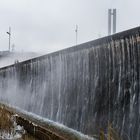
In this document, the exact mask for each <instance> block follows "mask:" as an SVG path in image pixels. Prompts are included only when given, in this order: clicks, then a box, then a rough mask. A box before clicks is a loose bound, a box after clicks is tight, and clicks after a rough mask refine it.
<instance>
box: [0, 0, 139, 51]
mask: <svg viewBox="0 0 140 140" xmlns="http://www.w3.org/2000/svg"><path fill="white" fill-rule="evenodd" d="M139 6H140V2H139V0H133V1H132V0H0V50H7V49H8V35H7V34H6V32H7V31H8V27H9V26H11V28H12V40H11V41H12V43H11V44H15V50H17V51H34V52H40V51H41V52H44V53H49V52H52V51H56V50H60V49H63V48H67V47H70V46H73V45H75V25H76V24H77V25H78V28H79V30H78V43H79V44H80V43H83V42H87V41H90V40H93V39H96V38H98V37H99V36H102V37H103V36H106V35H107V12H108V11H107V9H108V8H117V32H120V31H123V30H126V29H130V28H133V27H136V26H139V23H140V18H139Z"/></svg>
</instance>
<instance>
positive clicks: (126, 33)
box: [0, 26, 140, 70]
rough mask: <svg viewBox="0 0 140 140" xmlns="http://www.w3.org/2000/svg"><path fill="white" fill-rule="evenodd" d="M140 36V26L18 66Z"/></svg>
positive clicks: (24, 62) (3, 68)
mask: <svg viewBox="0 0 140 140" xmlns="http://www.w3.org/2000/svg"><path fill="white" fill-rule="evenodd" d="M138 34H140V26H139V27H136V28H133V29H129V30H126V31H122V32H119V33H116V34H114V35H110V36H105V37H103V38H99V39H96V40H92V41H89V42H85V43H83V44H79V45H77V46H72V47H69V48H66V49H63V50H60V51H56V52H53V53H49V54H46V55H42V56H39V57H36V58H33V59H29V60H26V61H23V62H19V63H18V64H16V65H22V64H27V63H31V62H36V61H40V60H42V59H45V58H47V57H50V56H56V55H58V54H60V53H61V54H66V53H68V52H73V51H75V50H82V49H88V48H91V46H92V47H93V46H95V47H96V46H97V45H100V44H104V43H108V42H111V41H112V40H119V39H125V38H129V37H130V36H133V35H138ZM16 65H15V64H12V65H9V66H6V67H2V68H0V70H5V69H8V68H9V67H14V66H16Z"/></svg>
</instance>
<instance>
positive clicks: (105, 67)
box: [0, 27, 140, 140]
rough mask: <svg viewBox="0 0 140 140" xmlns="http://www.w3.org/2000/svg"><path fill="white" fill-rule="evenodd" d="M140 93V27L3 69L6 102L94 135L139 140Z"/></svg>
mask: <svg viewBox="0 0 140 140" xmlns="http://www.w3.org/2000/svg"><path fill="white" fill-rule="evenodd" d="M139 93H140V28H139V27H138V28H135V29H132V30H129V31H125V32H122V33H118V34H116V35H113V36H109V37H105V38H102V39H98V40H95V41H91V42H87V43H84V44H81V45H78V46H74V47H71V48H68V49H65V50H62V51H58V52H55V53H52V54H48V55H45V56H42V57H38V58H35V59H31V60H28V61H25V62H22V63H17V64H15V65H11V66H7V67H4V68H1V69H0V101H1V102H5V103H8V104H11V105H14V106H17V107H19V108H22V109H25V110H27V111H30V112H33V113H35V114H38V115H40V116H42V117H45V118H48V119H50V120H53V121H55V122H59V123H61V124H64V125H66V126H68V127H70V128H73V129H75V130H78V131H80V132H82V133H84V134H88V135H94V134H97V133H98V131H99V129H100V128H102V129H104V130H105V131H106V130H107V126H108V123H111V124H112V125H113V127H114V128H115V129H116V130H117V131H119V133H120V134H121V135H122V137H123V138H124V139H130V140H139V139H140V96H139ZM128 137H129V138H128Z"/></svg>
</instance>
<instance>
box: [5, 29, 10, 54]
mask: <svg viewBox="0 0 140 140" xmlns="http://www.w3.org/2000/svg"><path fill="white" fill-rule="evenodd" d="M6 33H7V34H8V35H9V52H10V47H11V46H10V43H11V27H9V32H6Z"/></svg>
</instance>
